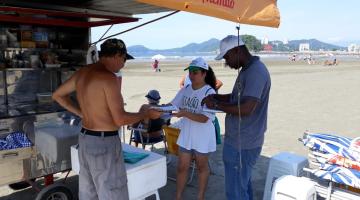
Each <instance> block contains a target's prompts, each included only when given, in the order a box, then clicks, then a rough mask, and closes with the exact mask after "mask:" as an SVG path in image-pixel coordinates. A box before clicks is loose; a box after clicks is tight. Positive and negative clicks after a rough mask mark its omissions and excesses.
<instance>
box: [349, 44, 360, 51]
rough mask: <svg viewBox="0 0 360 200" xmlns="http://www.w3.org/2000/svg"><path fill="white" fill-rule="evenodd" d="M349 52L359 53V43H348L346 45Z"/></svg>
mask: <svg viewBox="0 0 360 200" xmlns="http://www.w3.org/2000/svg"><path fill="white" fill-rule="evenodd" d="M348 52H349V53H360V45H358V44H350V45H349V46H348Z"/></svg>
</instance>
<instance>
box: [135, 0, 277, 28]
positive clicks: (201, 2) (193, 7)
mask: <svg viewBox="0 0 360 200" xmlns="http://www.w3.org/2000/svg"><path fill="white" fill-rule="evenodd" d="M137 1H139V2H142V3H147V4H151V5H155V6H159V7H165V8H170V9H174V10H183V11H187V12H192V13H197V14H202V15H207V16H212V17H217V18H221V19H225V20H229V21H234V22H237V23H241V24H252V25H260V26H269V27H279V24H280V13H279V10H278V8H277V7H276V0H137Z"/></svg>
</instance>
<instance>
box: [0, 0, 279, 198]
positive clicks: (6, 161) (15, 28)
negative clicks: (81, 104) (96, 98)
mask: <svg viewBox="0 0 360 200" xmlns="http://www.w3.org/2000/svg"><path fill="white" fill-rule="evenodd" d="M154 2H155V3H154ZM154 2H152V1H151V0H150V1H149V0H138V1H135V0H122V1H113V0H85V1H83V0H81V1H72V0H64V1H61V2H60V1H59V2H52V1H47V0H33V1H25V0H0V3H1V4H0V107H1V109H0V139H4V140H6V139H7V138H8V137H9V136H11V134H13V133H19V132H20V133H23V134H24V135H25V136H26V137H27V138H28V139H29V140H30V141H31V144H32V145H31V146H26V147H20V148H16V149H4V150H1V151H0V185H6V184H12V187H13V188H21V187H22V186H26V184H25V183H24V182H23V181H25V182H26V183H29V184H31V185H32V186H33V187H34V188H35V189H37V190H38V191H39V195H38V197H37V200H43V199H64V200H68V199H73V197H72V194H71V191H70V190H69V189H68V188H67V187H66V186H65V185H59V184H52V183H53V174H55V173H58V172H69V171H70V170H71V158H70V146H72V145H74V144H76V143H77V137H76V136H77V133H78V131H79V119H77V118H76V116H73V115H71V114H70V113H68V112H65V110H64V109H63V108H61V107H60V106H59V105H57V104H56V103H55V102H53V101H52V99H51V94H52V92H53V91H54V90H55V89H56V88H57V87H58V86H59V85H60V84H61V83H62V82H64V81H65V80H66V79H67V78H68V77H70V76H71V75H72V74H73V73H74V72H75V71H76V70H77V69H78V68H80V67H81V66H83V65H84V64H86V60H87V57H88V52H87V51H88V49H89V44H90V28H91V27H94V26H103V25H113V24H118V23H127V22H134V21H137V20H138V19H137V18H133V17H132V15H134V14H146V13H156V12H162V11H169V10H178V9H179V10H183V9H188V8H189V9H190V10H188V11H189V12H195V13H199V12H198V11H197V9H199V8H202V7H203V5H202V4H204V3H206V5H205V6H207V7H208V8H207V9H205V10H204V11H206V12H207V11H211V13H208V14H206V13H203V12H200V13H201V14H206V15H210V16H215V17H219V18H222V19H227V20H232V21H236V22H242V23H248V24H258V25H265V26H278V25H279V17H278V12H277V9H275V8H276V6H275V3H274V2H273V1H269V2H266V4H265V3H263V4H264V6H261V7H253V6H252V4H246V5H247V6H241V5H242V4H241V5H240V4H236V5H235V4H231V5H228V6H227V7H226V6H225V7H224V6H223V7H221V6H220V7H219V6H218V5H215V4H211V2H210V3H209V2H208V1H206V2H205V1H198V2H197V3H194V8H195V10H192V8H193V6H192V5H189V4H187V3H186V2H185V4H186V5H182V3H181V5H180V4H174V5H176V6H175V7H173V6H172V5H168V4H164V3H162V2H161V1H158V2H157V1H154ZM169 2H170V1H169ZM264 2H265V1H264ZM267 4H270V7H269V6H266V5H267ZM229 6H230V7H229ZM212 7H219V9H218V8H217V9H213V8H212ZM248 8H251V9H248ZM268 8H271V9H268ZM222 9H231V10H232V11H233V13H236V15H235V14H233V13H230V15H234V17H229V16H228V15H227V14H225V15H224V14H221V13H224V12H223V11H222ZM239 9H240V10H239ZM258 9H260V10H262V9H263V10H266V11H272V10H274V15H275V18H274V19H275V20H273V18H271V17H269V16H270V15H271V14H273V13H272V12H270V13H268V12H261V13H263V14H264V16H262V15H261V16H259V15H258V14H257V13H260V11H257V10H258ZM200 10H203V9H200ZM244 11H246V12H247V13H246V15H243V14H241V13H243V12H244ZM219 13H220V14H221V15H218V14H219ZM238 14H241V16H237V15H238ZM253 15H256V17H254V16H253ZM258 18H261V19H259V20H257V19H258ZM268 21H274V22H268ZM91 53H93V52H91ZM91 55H92V54H91ZM90 57H91V56H90ZM90 60H91V58H90ZM10 138H11V137H10ZM42 177H45V186H46V187H45V188H44V189H42V190H41V191H40V189H38V188H37V187H36V185H34V181H33V180H34V179H36V178H42Z"/></svg>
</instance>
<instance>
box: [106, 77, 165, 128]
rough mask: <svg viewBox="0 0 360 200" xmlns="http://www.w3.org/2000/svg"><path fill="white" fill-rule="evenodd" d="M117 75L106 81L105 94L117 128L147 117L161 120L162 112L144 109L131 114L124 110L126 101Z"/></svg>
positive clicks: (107, 78)
mask: <svg viewBox="0 0 360 200" xmlns="http://www.w3.org/2000/svg"><path fill="white" fill-rule="evenodd" d="M117 81H118V80H117V79H116V77H115V75H113V74H109V75H108V77H106V79H105V84H104V92H105V97H106V101H107V104H108V106H109V109H110V112H111V116H112V118H113V121H114V123H115V124H116V125H117V126H123V125H127V124H133V123H136V122H138V121H140V120H142V119H144V118H146V117H149V118H159V117H160V114H161V113H160V112H157V111H155V110H149V109H144V110H143V111H141V112H138V113H130V112H126V111H125V110H124V100H123V97H122V95H121V93H120V92H119V91H120V88H119V83H118V82H117Z"/></svg>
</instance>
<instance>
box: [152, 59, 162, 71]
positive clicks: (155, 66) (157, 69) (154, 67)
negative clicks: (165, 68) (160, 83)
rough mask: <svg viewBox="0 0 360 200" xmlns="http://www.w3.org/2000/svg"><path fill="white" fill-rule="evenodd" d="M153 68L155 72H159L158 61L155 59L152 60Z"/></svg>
mask: <svg viewBox="0 0 360 200" xmlns="http://www.w3.org/2000/svg"><path fill="white" fill-rule="evenodd" d="M153 69H154V71H155V72H161V69H160V67H159V61H158V60H157V59H155V60H154V63H153Z"/></svg>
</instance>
